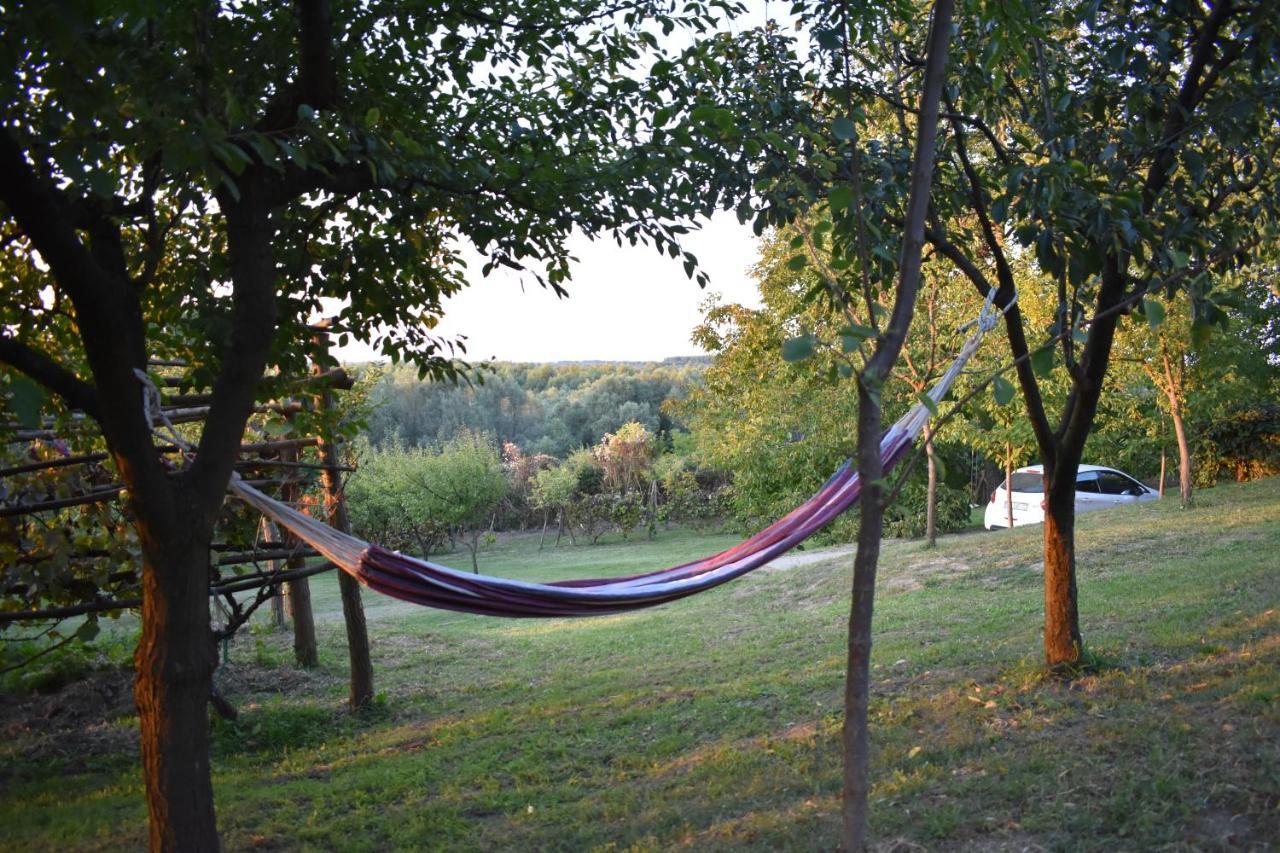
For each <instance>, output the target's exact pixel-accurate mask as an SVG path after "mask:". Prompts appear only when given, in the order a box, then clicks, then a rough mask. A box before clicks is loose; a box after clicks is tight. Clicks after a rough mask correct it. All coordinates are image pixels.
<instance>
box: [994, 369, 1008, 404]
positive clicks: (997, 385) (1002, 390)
mask: <svg viewBox="0 0 1280 853" xmlns="http://www.w3.org/2000/svg"><path fill="white" fill-rule="evenodd" d="M991 393H992V395H993V396H994V397H995V398H996V405H998V406H1007V405H1009V403H1010V402H1011V401H1012V400H1013V383H1012V382H1010V381H1009V380H1008V379H1005V378H1004V377H1003V376H997V377H996V378H995V379H993V380H991Z"/></svg>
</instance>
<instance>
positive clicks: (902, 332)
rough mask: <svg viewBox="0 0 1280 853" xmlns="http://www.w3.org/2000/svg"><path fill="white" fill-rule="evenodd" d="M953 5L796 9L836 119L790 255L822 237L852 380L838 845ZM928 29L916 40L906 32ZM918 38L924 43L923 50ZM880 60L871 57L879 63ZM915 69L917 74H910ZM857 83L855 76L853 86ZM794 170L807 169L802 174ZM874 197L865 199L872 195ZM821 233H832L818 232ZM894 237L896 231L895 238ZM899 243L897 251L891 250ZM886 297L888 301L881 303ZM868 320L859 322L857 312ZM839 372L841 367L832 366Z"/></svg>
mask: <svg viewBox="0 0 1280 853" xmlns="http://www.w3.org/2000/svg"><path fill="white" fill-rule="evenodd" d="M953 12H954V3H952V2H950V0H937V2H936V3H934V4H933V6H932V10H931V12H930V14H929V16H928V26H927V27H921V26H920V24H921V23H922V22H921V21H920V20H919V19H918V17H917V14H916V10H914V9H912V8H910V7H908V6H903V7H899V8H896V9H893V10H890V11H889V12H887V13H883V12H882V11H881V10H879V9H874V8H861V7H857V8H851V7H850V6H849V5H848V4H840V5H834V4H832V5H824V6H818V7H815V8H813V9H808V10H805V13H806V18H805V22H806V23H807V24H809V26H810V27H811V28H812V29H813V31H814V33H815V36H816V40H817V42H818V46H819V47H820V48H821V49H822V50H823V51H824V52H825V56H821V55H820V58H819V60H818V61H819V62H820V63H824V62H825V63H827V69H828V71H829V74H828V76H827V78H826V82H827V84H828V86H829V91H826V92H824V94H825V95H826V96H827V97H828V98H830V99H831V103H830V104H829V105H828V112H829V114H831V115H832V117H833V120H832V121H831V122H830V125H829V132H828V133H824V134H822V137H825V138H820V139H817V140H815V148H816V149H817V151H818V153H816V154H815V156H814V157H813V159H812V162H811V163H810V164H808V165H809V167H810V169H811V170H812V171H811V174H812V175H816V176H818V177H821V178H825V180H824V181H823V182H821V183H818V184H816V185H814V186H811V187H810V192H817V193H821V195H823V196H825V201H826V204H825V217H819V218H818V221H817V223H816V224H812V225H810V224H808V223H806V225H807V226H808V227H807V229H806V233H804V234H802V235H800V237H799V238H798V239H797V241H796V242H795V248H797V249H798V248H801V247H802V246H806V247H807V248H809V249H810V251H809V252H808V254H801V255H796V256H795V258H793V260H792V263H793V264H794V268H796V269H801V268H803V267H804V266H805V265H806V264H807V263H809V261H810V259H811V258H813V259H816V257H815V255H816V253H814V252H813V251H812V249H813V248H814V246H815V245H817V247H818V248H821V245H819V244H818V241H819V240H827V239H829V240H830V246H831V260H830V261H829V262H824V263H823V264H822V269H821V270H820V274H819V277H820V281H819V282H818V284H817V285H816V286H815V287H814V288H813V289H812V291H811V295H810V297H809V299H810V300H811V301H812V300H813V299H818V298H820V297H821V298H825V300H826V302H827V304H828V305H829V306H830V307H831V308H832V309H835V310H836V311H838V312H839V313H840V314H841V315H843V317H842V319H843V320H844V321H846V325H845V326H844V327H843V329H842V330H841V337H842V339H843V341H844V346H843V348H844V349H845V350H846V351H847V352H848V353H850V354H851V355H853V358H852V359H851V364H850V365H849V368H850V369H849V371H847V372H846V373H851V374H852V376H853V378H854V380H855V382H856V384H857V389H858V414H857V424H858V432H857V453H856V457H855V459H856V462H857V469H858V478H859V481H860V483H861V488H862V493H861V498H860V501H859V507H858V508H859V525H858V551H857V555H856V556H855V558H854V566H853V589H852V597H851V601H850V608H849V634H848V657H847V665H846V669H845V688H844V726H843V730H842V735H841V740H842V744H843V747H844V773H843V782H844V789H843V797H842V806H841V817H842V833H841V846H842V848H843V849H845V850H851V851H861V850H864V849H866V845H867V794H868V791H869V781H868V767H869V755H868V734H867V717H868V704H869V695H870V672H871V622H872V616H873V613H874V606H875V581H876V570H877V567H878V563H879V559H880V544H881V540H882V538H883V531H884V517H885V509H886V506H887V503H888V498H889V491H888V489H887V488H886V483H885V480H884V463H883V460H882V458H881V441H882V440H883V437H884V426H883V419H884V390H885V386H886V384H887V383H888V382H889V379H890V375H891V373H892V372H893V369H894V366H895V365H896V363H897V361H898V358H899V356H900V354H901V352H902V349H903V346H904V344H905V342H906V338H907V332H908V329H909V327H910V325H911V320H912V317H913V315H914V313H915V307H916V298H917V295H918V293H919V289H920V282H921V268H922V264H923V249H924V243H925V229H926V224H927V219H928V213H929V210H930V196H931V186H932V183H933V171H934V160H935V155H936V150H935V148H936V142H937V134H938V116H939V113H940V107H941V102H942V98H943V90H944V84H945V83H946V68H947V57H948V52H949V47H950V43H951V38H952V16H953ZM921 31H926V32H927V35H926V37H925V39H924V43H923V45H918V44H917V43H916V42H915V41H914V40H913V38H912V35H913V34H914V33H917V32H921ZM921 48H923V49H921ZM855 53H856V54H857V55H859V56H860V57H874V58H875V59H871V60H863V61H862V62H861V63H860V64H861V66H862V67H861V68H860V69H859V71H858V77H859V80H860V81H861V80H863V79H865V80H870V81H882V80H884V79H885V78H886V77H888V79H890V80H893V81H895V82H896V83H898V84H900V85H901V84H909V85H910V86H911V87H912V91H913V92H916V93H918V96H919V97H918V102H917V103H918V107H917V108H916V109H915V110H914V114H915V119H914V128H911V129H908V125H909V122H907V121H906V119H905V118H904V120H903V121H902V122H901V123H900V128H901V137H902V138H901V139H889V140H886V138H885V136H884V134H883V131H882V129H878V128H876V126H875V125H874V124H873V123H872V122H871V121H869V120H868V111H867V110H866V109H865V108H864V106H863V105H861V104H859V105H857V106H855V104H854V97H855V88H856V87H855V77H854V68H853V57H854V55H855ZM907 55H922V56H923V57H924V58H923V60H922V61H920V60H913V62H912V64H913V66H915V67H914V68H913V69H912V70H911V71H909V72H905V73H895V72H896V71H897V70H898V69H894V68H893V65H894V64H895V63H896V62H898V61H899V59H900V57H903V56H907ZM877 60H880V61H883V63H884V64H883V65H877V64H876V61H877ZM921 68H922V71H923V73H919V74H917V73H915V72H916V71H918V70H920V69H921ZM860 85H861V83H860V84H859V86H860ZM889 143H892V144H896V145H898V146H900V147H899V151H904V152H909V154H908V156H909V158H910V159H909V165H908V166H907V167H906V168H905V169H902V170H901V171H900V172H898V175H897V176H898V177H901V178H902V179H903V184H904V185H903V186H901V187H893V188H892V190H897V191H892V190H891V186H890V183H889V182H888V181H886V180H885V178H886V172H884V171H883V169H884V168H885V167H886V166H887V165H888V164H889V159H888V158H887V157H884V156H883V154H882V153H883V151H884V150H885V149H886V148H892V147H893V146H892V145H891V144H889ZM798 175H799V180H802V181H803V180H805V179H807V178H809V177H810V176H809V175H805V174H803V173H799V172H798ZM873 197H874V204H871V202H872V201H873ZM886 209H894V210H897V211H900V219H899V220H898V221H899V223H900V228H898V229H896V230H897V233H896V234H893V233H892V232H891V231H889V230H888V229H884V228H882V227H879V226H878V225H877V224H876V223H874V222H872V221H871V220H870V219H869V218H868V214H870V213H874V212H878V211H884V210H886ZM828 234H829V235H830V236H829V238H828V237H827V236H826V235H828ZM895 238H897V239H895ZM895 249H896V250H897V254H896V256H895V254H894V250H895ZM881 299H886V300H890V301H891V302H892V307H891V308H885V307H884V306H883V305H881V304H880V300H881ZM861 318H865V321H866V322H859V319H861ZM816 345H817V339H816V338H815V336H814V335H813V334H804V335H800V336H798V337H794V338H791V339H790V340H787V341H786V342H784V343H783V346H782V357H783V358H784V359H785V360H787V361H801V360H805V359H807V358H809V357H810V356H811V355H812V354H813V353H814V351H815V348H816ZM837 375H838V369H837Z"/></svg>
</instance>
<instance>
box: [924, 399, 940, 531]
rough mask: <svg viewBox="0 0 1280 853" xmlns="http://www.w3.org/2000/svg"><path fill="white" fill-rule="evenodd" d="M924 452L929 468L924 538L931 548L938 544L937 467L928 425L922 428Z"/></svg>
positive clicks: (930, 430) (931, 430)
mask: <svg viewBox="0 0 1280 853" xmlns="http://www.w3.org/2000/svg"><path fill="white" fill-rule="evenodd" d="M924 452H925V456H926V457H927V464H928V468H929V492H928V495H927V496H926V498H925V509H924V536H925V544H926V545H927V546H928V547H930V548H932V547H934V546H935V545H937V544H938V523H937V518H938V465H937V463H936V462H935V461H934V458H933V429H932V428H931V427H930V426H929V424H925V426H924Z"/></svg>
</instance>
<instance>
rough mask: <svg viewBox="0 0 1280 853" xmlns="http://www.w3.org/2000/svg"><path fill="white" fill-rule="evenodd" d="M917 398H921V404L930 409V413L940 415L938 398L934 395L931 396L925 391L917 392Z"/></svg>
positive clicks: (935, 415)
mask: <svg viewBox="0 0 1280 853" xmlns="http://www.w3.org/2000/svg"><path fill="white" fill-rule="evenodd" d="M916 399H917V400H919V401H920V403H921V404H922V405H923V406H924V407H925V408H926V409H928V410H929V414H931V415H933V416H934V417H937V415H938V403H937V401H936V400H934V399H933V398H932V397H930V396H929V395H928V394H925V393H924V392H921V393H919V394H917V395H916Z"/></svg>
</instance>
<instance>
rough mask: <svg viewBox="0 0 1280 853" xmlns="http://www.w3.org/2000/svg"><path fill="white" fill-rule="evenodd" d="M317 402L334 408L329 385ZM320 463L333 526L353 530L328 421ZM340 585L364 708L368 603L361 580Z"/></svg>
mask: <svg viewBox="0 0 1280 853" xmlns="http://www.w3.org/2000/svg"><path fill="white" fill-rule="evenodd" d="M317 396H318V399H317V401H318V402H319V404H320V405H319V408H320V410H321V411H322V412H324V413H325V414H329V413H331V412H332V411H333V392H332V391H330V390H329V389H328V388H326V389H324V390H323V391H321V392H320V394H319V395H317ZM320 433H321V434H320V443H319V444H318V445H317V449H318V450H319V452H320V462H321V464H323V465H324V468H323V469H322V470H321V475H320V476H321V479H322V481H323V483H324V499H325V507H326V509H327V510H328V515H329V526H330V527H332V528H333V529H335V530H340V531H342V532H343V533H350V532H351V519H350V517H349V516H348V515H347V499H346V497H345V496H344V495H343V493H342V479H341V477H342V473H341V471H339V466H338V453H337V450H336V449H335V447H334V445H333V439H332V436H331V435H330V434H329V427H328V425H327V424H325V425H322V426H321V429H320ZM338 588H339V589H340V590H341V592H342V617H343V619H344V620H345V621H346V623H347V651H348V653H349V654H350V657H351V708H352V710H360V709H362V708H365V707H368V705H369V704H370V703H372V702H373V661H372V659H371V657H370V655H369V631H368V627H367V626H366V624H365V618H364V605H363V604H362V603H361V601H360V583H359V582H358V581H357V580H356V579H355V578H353V577H351V575H349V574H347V573H346V572H343V571H340V572H338Z"/></svg>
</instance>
